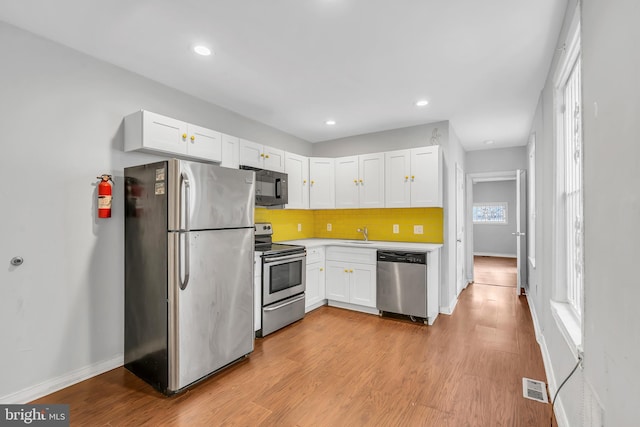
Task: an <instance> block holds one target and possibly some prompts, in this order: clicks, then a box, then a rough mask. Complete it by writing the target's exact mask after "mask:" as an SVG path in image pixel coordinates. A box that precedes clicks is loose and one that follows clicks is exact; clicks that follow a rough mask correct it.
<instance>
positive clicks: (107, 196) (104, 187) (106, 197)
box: [97, 174, 113, 218]
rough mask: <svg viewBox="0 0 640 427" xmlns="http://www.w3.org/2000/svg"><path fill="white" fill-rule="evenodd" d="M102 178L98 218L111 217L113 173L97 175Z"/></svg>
mask: <svg viewBox="0 0 640 427" xmlns="http://www.w3.org/2000/svg"><path fill="white" fill-rule="evenodd" d="M97 178H98V179H99V180H100V184H98V218H111V194H112V191H111V190H112V186H111V184H109V181H111V182H112V183H113V181H112V180H111V175H106V174H104V175H101V176H99V177H97Z"/></svg>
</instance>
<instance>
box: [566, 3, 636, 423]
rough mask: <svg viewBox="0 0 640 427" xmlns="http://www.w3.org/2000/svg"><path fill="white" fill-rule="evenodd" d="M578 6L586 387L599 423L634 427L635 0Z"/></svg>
mask: <svg viewBox="0 0 640 427" xmlns="http://www.w3.org/2000/svg"><path fill="white" fill-rule="evenodd" d="M582 5H583V6H582V7H583V10H582V46H583V50H582V61H583V63H582V64H583V65H582V67H583V68H582V69H583V74H582V82H583V97H584V98H583V113H582V114H583V123H584V128H583V129H584V175H585V180H584V189H585V190H584V218H585V224H584V228H585V237H584V241H585V255H584V257H585V260H584V262H585V290H584V311H585V319H584V322H585V324H584V341H583V344H584V352H585V354H584V357H585V359H584V360H585V364H584V366H585V368H584V376H585V383H586V384H585V389H587V390H591V391H594V392H595V394H597V395H599V398H600V401H601V403H602V404H603V406H604V410H605V423H606V425H608V426H623V425H632V424H636V425H637V423H638V422H639V421H638V420H640V405H638V395H639V394H638V384H639V383H640V371H639V370H638V361H639V360H640V326H639V325H640V322H638V303H637V302H638V301H640V286H638V276H637V274H636V273H635V271H634V270H633V269H632V267H635V266H636V265H638V260H639V259H640V189H639V186H638V184H639V183H640V144H638V135H640V121H639V120H638V118H639V117H640V83H639V79H638V77H639V75H640V50H639V49H638V41H639V40H640V26H638V17H640V2H638V1H636V0H611V1H607V2H602V1H594V0H586V1H583V2H582ZM612 64H615V67H612ZM596 103H597V108H596V107H595V105H596ZM612 212H613V216H612ZM579 396H580V395H577V396H573V395H567V396H566V397H565V398H566V399H567V400H569V399H576V398H577V399H576V400H579V399H580V397H579ZM576 406H578V407H580V406H584V407H585V410H589V408H590V407H591V402H589V401H584V402H582V405H580V402H577V405H576Z"/></svg>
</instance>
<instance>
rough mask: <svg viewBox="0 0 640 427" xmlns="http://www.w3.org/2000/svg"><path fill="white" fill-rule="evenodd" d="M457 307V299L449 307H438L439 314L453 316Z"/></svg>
mask: <svg viewBox="0 0 640 427" xmlns="http://www.w3.org/2000/svg"><path fill="white" fill-rule="evenodd" d="M457 305H458V298H456V299H455V300H453V304H452V305H449V306H447V307H442V306H440V313H442V314H449V315H451V314H453V311H454V310H455V309H456V306H457Z"/></svg>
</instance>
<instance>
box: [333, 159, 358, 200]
mask: <svg viewBox="0 0 640 427" xmlns="http://www.w3.org/2000/svg"><path fill="white" fill-rule="evenodd" d="M335 162H336V208H346V209H349V208H357V207H359V205H360V203H359V198H358V194H359V193H358V156H350V157H339V158H337V159H335Z"/></svg>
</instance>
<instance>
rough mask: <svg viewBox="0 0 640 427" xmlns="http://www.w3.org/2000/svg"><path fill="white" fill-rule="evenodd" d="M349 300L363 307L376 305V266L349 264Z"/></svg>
mask: <svg viewBox="0 0 640 427" xmlns="http://www.w3.org/2000/svg"><path fill="white" fill-rule="evenodd" d="M348 275H349V277H350V288H349V302H350V303H352V304H358V305H363V306H365V307H375V306H376V266H375V265H367V264H351V265H350V266H349V273H348Z"/></svg>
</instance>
